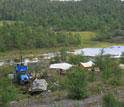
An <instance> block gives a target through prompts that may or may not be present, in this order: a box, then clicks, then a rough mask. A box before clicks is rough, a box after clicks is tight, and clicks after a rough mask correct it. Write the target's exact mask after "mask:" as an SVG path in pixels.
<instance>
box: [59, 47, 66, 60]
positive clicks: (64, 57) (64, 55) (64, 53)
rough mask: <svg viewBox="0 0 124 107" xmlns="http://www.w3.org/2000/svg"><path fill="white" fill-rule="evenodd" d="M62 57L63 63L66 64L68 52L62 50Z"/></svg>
mask: <svg viewBox="0 0 124 107" xmlns="http://www.w3.org/2000/svg"><path fill="white" fill-rule="evenodd" d="M60 56H61V61H62V62H65V61H66V59H67V53H66V50H65V49H64V48H63V49H61V51H60Z"/></svg>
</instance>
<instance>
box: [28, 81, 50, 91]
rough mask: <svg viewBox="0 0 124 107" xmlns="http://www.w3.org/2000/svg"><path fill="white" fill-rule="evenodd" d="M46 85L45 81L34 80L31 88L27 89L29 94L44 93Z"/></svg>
mask: <svg viewBox="0 0 124 107" xmlns="http://www.w3.org/2000/svg"><path fill="white" fill-rule="evenodd" d="M47 86H48V83H47V82H46V80H45V79H35V80H34V81H33V83H32V86H31V87H30V88H29V92H38V91H46V90H47Z"/></svg>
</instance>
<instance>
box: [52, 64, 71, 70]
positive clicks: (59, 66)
mask: <svg viewBox="0 0 124 107" xmlns="http://www.w3.org/2000/svg"><path fill="white" fill-rule="evenodd" d="M71 67H72V65H71V64H68V63H56V64H51V65H50V68H51V69H62V70H68V69H69V68H71Z"/></svg>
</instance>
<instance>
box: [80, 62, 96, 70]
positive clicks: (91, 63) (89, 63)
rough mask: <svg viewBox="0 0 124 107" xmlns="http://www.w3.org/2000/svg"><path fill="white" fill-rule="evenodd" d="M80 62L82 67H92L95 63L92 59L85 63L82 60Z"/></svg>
mask: <svg viewBox="0 0 124 107" xmlns="http://www.w3.org/2000/svg"><path fill="white" fill-rule="evenodd" d="M80 64H81V65H82V66H83V67H86V68H87V67H92V66H93V65H95V64H94V63H93V62H92V61H89V62H86V63H83V62H80Z"/></svg>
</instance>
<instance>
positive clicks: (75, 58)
mask: <svg viewBox="0 0 124 107" xmlns="http://www.w3.org/2000/svg"><path fill="white" fill-rule="evenodd" d="M86 61H88V59H87V58H86V57H85V56H83V55H71V56H70V57H69V63H72V64H79V63H80V62H86Z"/></svg>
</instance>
